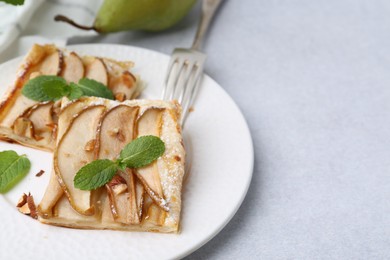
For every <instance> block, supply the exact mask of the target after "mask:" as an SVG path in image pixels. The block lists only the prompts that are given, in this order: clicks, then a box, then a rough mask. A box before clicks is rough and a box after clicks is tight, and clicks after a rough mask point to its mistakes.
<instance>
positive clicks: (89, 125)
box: [54, 106, 105, 215]
mask: <svg viewBox="0 0 390 260" xmlns="http://www.w3.org/2000/svg"><path fill="white" fill-rule="evenodd" d="M104 110H105V107H104V106H90V107H88V108H86V109H84V110H83V111H81V112H80V113H79V114H78V115H76V116H75V117H74V119H73V121H72V122H71V124H70V125H69V126H68V129H67V130H66V132H65V133H64V134H63V136H62V137H61V139H60V141H59V142H58V144H57V148H56V150H55V152H54V170H55V173H56V174H57V177H58V180H59V182H60V185H61V187H62V189H63V190H64V192H65V194H66V196H67V197H68V199H69V202H70V204H71V206H72V207H73V209H74V210H76V211H77V212H78V213H80V214H84V215H91V214H93V212H94V209H93V207H92V205H91V192H90V191H84V190H79V189H76V188H75V187H74V185H73V179H74V176H75V174H76V173H77V172H78V170H79V169H80V168H81V167H83V166H84V165H86V164H87V163H90V162H91V161H93V159H94V153H93V151H88V150H85V146H86V144H87V143H88V142H90V141H91V140H93V139H95V138H96V129H97V125H98V123H99V122H100V119H101V116H102V114H103V112H104Z"/></svg>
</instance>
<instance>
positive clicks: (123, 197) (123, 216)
mask: <svg viewBox="0 0 390 260" xmlns="http://www.w3.org/2000/svg"><path fill="white" fill-rule="evenodd" d="M138 110H139V108H138V107H129V106H126V105H119V106H116V107H114V108H112V109H111V110H109V111H108V112H107V113H106V114H105V115H104V116H103V118H102V121H101V124H100V126H99V129H98V132H99V133H100V136H99V138H98V142H97V145H96V152H97V153H96V158H105V159H107V158H108V159H111V160H115V159H116V158H117V157H118V155H119V153H120V151H121V150H122V149H123V147H125V145H126V144H128V143H129V142H131V140H133V138H134V125H135V122H136V118H137V115H138ZM121 176H123V177H122V178H124V180H125V183H126V186H127V187H126V189H127V192H126V193H121V194H118V193H117V192H115V188H117V189H118V187H117V185H113V184H116V183H115V179H114V180H113V181H112V182H113V183H111V184H110V185H106V188H107V193H108V196H109V203H110V209H111V212H112V215H113V217H114V219H115V221H117V222H120V223H124V224H132V223H139V219H138V209H137V206H136V205H137V203H136V195H135V188H134V180H133V176H132V172H131V171H130V170H126V171H125V172H122V173H121ZM118 178H119V177H118ZM122 184H123V183H122ZM135 216H136V217H135Z"/></svg>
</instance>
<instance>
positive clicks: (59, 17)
mask: <svg viewBox="0 0 390 260" xmlns="http://www.w3.org/2000/svg"><path fill="white" fill-rule="evenodd" d="M54 21H56V22H65V23H68V24H70V25H73V26H74V27H77V28H79V29H82V30H86V31H90V30H95V27H93V26H85V25H81V24H78V23H76V22H75V21H73V20H72V19H70V18H68V17H66V16H64V15H60V14H58V15H56V16H55V17H54Z"/></svg>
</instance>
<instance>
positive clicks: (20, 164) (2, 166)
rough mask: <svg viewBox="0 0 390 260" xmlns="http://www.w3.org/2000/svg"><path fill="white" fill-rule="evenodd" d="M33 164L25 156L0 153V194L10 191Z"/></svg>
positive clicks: (12, 152)
mask: <svg viewBox="0 0 390 260" xmlns="http://www.w3.org/2000/svg"><path fill="white" fill-rule="evenodd" d="M30 167H31V164H30V161H29V159H27V157H26V156H25V155H20V156H19V155H18V154H17V153H16V152H15V151H3V152H0V193H5V192H7V191H9V190H10V189H11V188H12V187H13V186H14V185H15V184H17V183H18V182H19V181H20V180H21V179H22V178H23V177H24V176H26V174H27V173H28V171H29V170H30Z"/></svg>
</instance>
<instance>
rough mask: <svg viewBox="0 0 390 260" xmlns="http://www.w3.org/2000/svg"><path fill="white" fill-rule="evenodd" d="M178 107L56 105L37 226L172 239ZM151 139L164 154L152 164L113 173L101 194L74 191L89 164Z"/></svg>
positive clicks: (180, 171)
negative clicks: (138, 140)
mask: <svg viewBox="0 0 390 260" xmlns="http://www.w3.org/2000/svg"><path fill="white" fill-rule="evenodd" d="M180 113H181V110H180V107H179V105H178V104H177V103H174V102H166V101H149V100H127V101H124V102H122V103H118V102H114V101H110V100H106V99H101V98H95V97H88V98H81V99H79V100H76V101H72V102H63V103H62V107H61V113H60V114H59V118H58V138H57V147H56V149H55V151H54V167H53V168H54V169H53V172H52V175H51V180H50V182H49V185H48V187H47V190H46V192H45V195H44V197H43V199H42V201H41V202H40V204H39V206H38V215H39V217H38V219H39V220H40V221H41V222H42V223H46V224H51V225H58V226H65V227H71V228H84V229H115V230H128V231H152V232H164V233H177V232H178V230H179V223H180V211H181V190H182V181H183V175H184V159H185V151H184V147H183V145H182V143H183V142H182V136H181V130H180V126H179V123H178V118H180ZM144 135H155V136H158V137H160V138H161V139H162V140H163V141H164V143H165V147H166V150H165V152H164V154H163V155H162V156H161V157H160V158H159V159H157V160H156V161H155V162H154V163H152V164H150V165H148V166H146V167H143V168H139V169H136V170H130V169H127V170H124V171H118V172H117V174H116V175H115V177H114V178H113V179H112V180H111V182H109V183H108V184H106V185H105V186H103V187H101V188H99V189H97V190H93V191H82V190H78V189H76V188H75V187H74V185H73V178H74V176H75V174H76V173H77V171H78V170H79V169H80V168H81V167H82V166H83V165H85V164H87V163H89V162H91V161H92V160H94V159H111V160H113V159H116V158H117V157H118V155H119V153H120V151H121V150H122V149H123V147H124V146H125V145H126V144H127V143H129V142H131V141H132V140H133V139H135V138H137V137H139V136H144Z"/></svg>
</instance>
